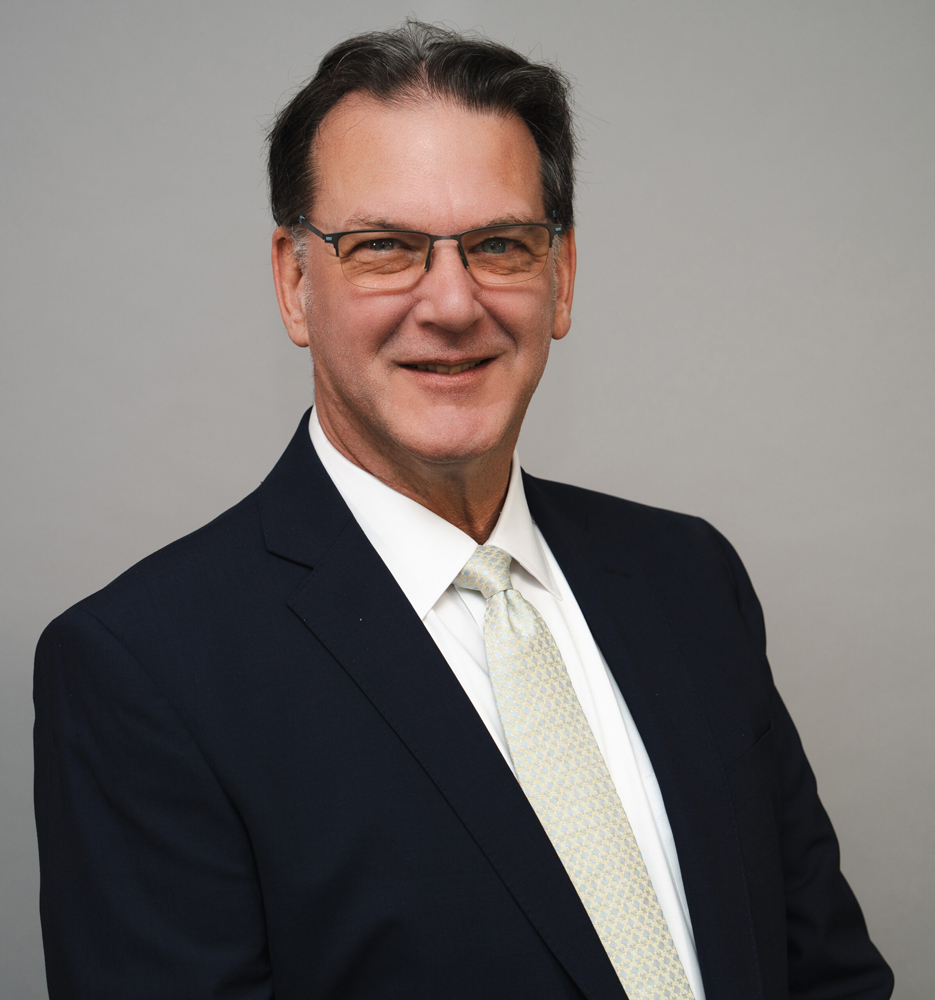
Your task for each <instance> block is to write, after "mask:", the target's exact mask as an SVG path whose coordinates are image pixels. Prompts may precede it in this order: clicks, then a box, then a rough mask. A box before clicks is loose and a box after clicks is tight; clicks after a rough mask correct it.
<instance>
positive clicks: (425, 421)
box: [392, 412, 510, 465]
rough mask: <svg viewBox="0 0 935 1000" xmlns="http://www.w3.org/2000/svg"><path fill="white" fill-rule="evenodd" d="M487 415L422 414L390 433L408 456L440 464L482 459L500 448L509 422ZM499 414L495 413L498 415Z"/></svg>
mask: <svg viewBox="0 0 935 1000" xmlns="http://www.w3.org/2000/svg"><path fill="white" fill-rule="evenodd" d="M491 416H492V415H491V414H484V415H483V416H481V415H478V414H464V413H463V412H461V413H456V414H450V415H449V414H438V415H432V416H428V415H426V416H422V417H421V418H420V419H417V420H414V421H412V422H411V423H408V425H407V426H406V427H405V428H400V429H399V431H398V432H397V433H395V434H392V437H394V438H395V439H396V441H397V443H398V444H399V445H400V446H401V447H402V448H403V449H404V450H405V451H408V452H409V453H410V454H411V455H415V456H416V457H418V458H420V459H422V460H423V461H425V462H434V463H438V464H441V465H447V464H454V463H461V462H472V461H477V460H478V459H483V458H484V457H485V456H487V455H490V454H492V453H493V452H495V451H497V450H498V449H499V448H501V447H503V445H504V443H505V440H506V438H507V436H508V430H509V427H510V422H509V421H508V420H504V419H502V418H501V419H497V418H495V419H491ZM498 417H499V415H498Z"/></svg>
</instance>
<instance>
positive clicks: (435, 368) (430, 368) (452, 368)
mask: <svg viewBox="0 0 935 1000" xmlns="http://www.w3.org/2000/svg"><path fill="white" fill-rule="evenodd" d="M489 360H490V358H481V359H480V360H479V361H465V362H464V363H463V364H460V365H440V364H434V363H428V364H415V365H404V366H403V367H404V368H412V369H414V370H415V371H420V372H435V373H436V374H438V375H460V374H461V372H466V371H469V370H470V369H471V368H476V367H477V366H478V365H482V364H485V363H486V362H487V361H489Z"/></svg>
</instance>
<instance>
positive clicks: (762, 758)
mask: <svg viewBox="0 0 935 1000" xmlns="http://www.w3.org/2000/svg"><path fill="white" fill-rule="evenodd" d="M772 780H773V727H772V723H770V726H769V728H768V729H767V730H766V732H765V733H763V735H762V736H761V737H760V738H759V739H758V740H757V741H756V743H754V744H753V746H752V747H750V749H749V750H746V751H745V752H744V753H742V754H741V755H740V756H739V757H738V758H737V760H735V761H734V763H733V764H731V765H730V766H729V767H728V768H727V783H728V786H729V788H730V795H731V801H732V802H733V804H734V809H741V808H743V806H745V805H746V804H747V803H748V802H750V801H751V800H752V799H753V798H755V797H756V795H757V794H758V793H759V792H761V791H763V789H765V788H767V787H768V786H769V785H770V784H771V783H772Z"/></svg>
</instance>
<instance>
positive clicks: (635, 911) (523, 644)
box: [454, 545, 692, 1000]
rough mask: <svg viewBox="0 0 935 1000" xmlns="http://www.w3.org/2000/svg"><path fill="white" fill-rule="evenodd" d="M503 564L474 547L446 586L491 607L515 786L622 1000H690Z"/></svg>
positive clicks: (550, 651)
mask: <svg viewBox="0 0 935 1000" xmlns="http://www.w3.org/2000/svg"><path fill="white" fill-rule="evenodd" d="M510 562H511V557H510V555H509V553H507V552H504V551H503V549H498V548H497V547H496V546H494V545H479V546H478V547H477V549H476V550H475V552H474V555H472V556H471V558H470V559H469V560H468V562H467V565H466V566H465V567H464V569H463V570H461V572H460V574H459V575H458V576H457V577H456V578H455V581H454V583H455V586H456V587H462V588H464V589H465V590H479V591H480V592H481V593H482V594H483V595H484V597H485V599H486V601H487V604H486V608H485V610H484V644H485V645H486V647H487V666H488V669H489V671H490V680H491V683H492V685H493V690H494V695H495V696H496V699H497V708H498V710H499V712H500V720H501V721H502V723H503V729H504V732H505V734H506V739H507V743H508V744H509V747H510V754H511V755H512V757H513V764H514V766H515V767H516V772H517V775H518V777H519V781H520V784H521V785H522V788H523V791H524V792H525V793H526V797H527V798H528V799H529V802H530V804H531V805H532V807H533V809H535V811H536V815H537V816H538V817H539V821H540V823H542V826H543V828H544V829H545V832H546V833H547V834H548V835H549V839H550V840H551V841H552V844H553V846H554V847H555V851H556V853H557V854H558V856H559V858H560V859H561V862H562V864H563V865H564V866H565V870H566V871H567V872H568V875H569V878H571V881H572V884H573V885H574V887H575V889H576V890H577V892H578V895H579V896H580V897H581V902H582V903H583V904H584V907H585V909H586V910H587V912H588V916H589V917H590V918H591V922H592V923H593V924H594V928H595V930H596V931H597V933H598V936H599V937H600V939H601V943H602V944H603V945H604V948H605V950H606V951H607V954H608V955H609V956H610V960H611V962H612V963H613V965H614V969H615V970H616V972H617V975H618V976H619V977H620V982H621V983H622V984H623V988H624V989H625V990H626V992H627V996H628V997H629V998H630V1000H692V991H691V987H690V986H689V985H688V980H687V978H686V976H685V970H684V969H683V968H682V963H681V960H680V959H679V956H678V952H677V951H676V950H675V945H674V944H673V943H672V936H671V934H670V933H669V928H668V926H667V924H666V921H665V917H664V916H663V914H662V908H661V907H660V905H659V900H658V899H657V898H656V892H655V890H654V889H653V884H652V882H651V881H650V878H649V873H648V872H647V870H646V864H645V862H644V861H643V855H642V854H640V849H639V846H638V845H637V843H636V838H635V837H634V836H633V831H632V830H631V829H630V821H629V820H628V819H627V814H626V812H625V811H624V808H623V805H622V804H621V802H620V798H619V796H618V795H617V790H616V788H615V787H614V784H613V782H612V781H611V777H610V772H609V771H608V770H607V765H606V764H605V763H604V758H603V757H602V756H601V751H600V749H599V748H598V745H597V742H596V740H595V739H594V734H593V733H592V732H591V727H590V726H589V725H588V720H587V718H586V717H585V714H584V711H583V710H582V708H581V705H580V704H579V702H578V698H577V695H576V694H575V689H574V688H573V687H572V684H571V679H570V678H569V676H568V670H567V669H566V667H565V661H564V660H563V659H562V654H561V653H560V652H559V649H558V646H557V645H556V644H555V640H554V639H553V638H552V633H551V632H550V631H549V629H548V626H547V625H546V623H545V622H544V621H543V620H542V617H541V615H540V614H539V612H538V611H536V609H535V608H534V607H533V606H532V605H531V604H530V603H529V602H528V601H527V600H525V599H524V598H523V596H522V595H521V594H520V593H519V591H518V590H514V589H513V583H512V580H511V579H510Z"/></svg>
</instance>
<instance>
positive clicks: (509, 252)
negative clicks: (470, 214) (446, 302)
mask: <svg viewBox="0 0 935 1000" xmlns="http://www.w3.org/2000/svg"><path fill="white" fill-rule="evenodd" d="M462 242H463V244H464V253H465V256H466V257H467V260H468V265H469V266H470V268H471V271H472V272H473V274H474V276H475V277H476V278H477V280H478V281H483V282H484V283H486V284H489V285H508V284H512V283H513V282H515V281H528V280H529V279H530V278H535V277H536V275H539V274H541V273H542V270H543V268H544V267H545V262H546V259H547V258H548V256H549V230H548V228H547V227H546V226H490V227H489V228H487V229H475V230H474V232H472V233H465V235H464V236H463V238H462Z"/></svg>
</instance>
